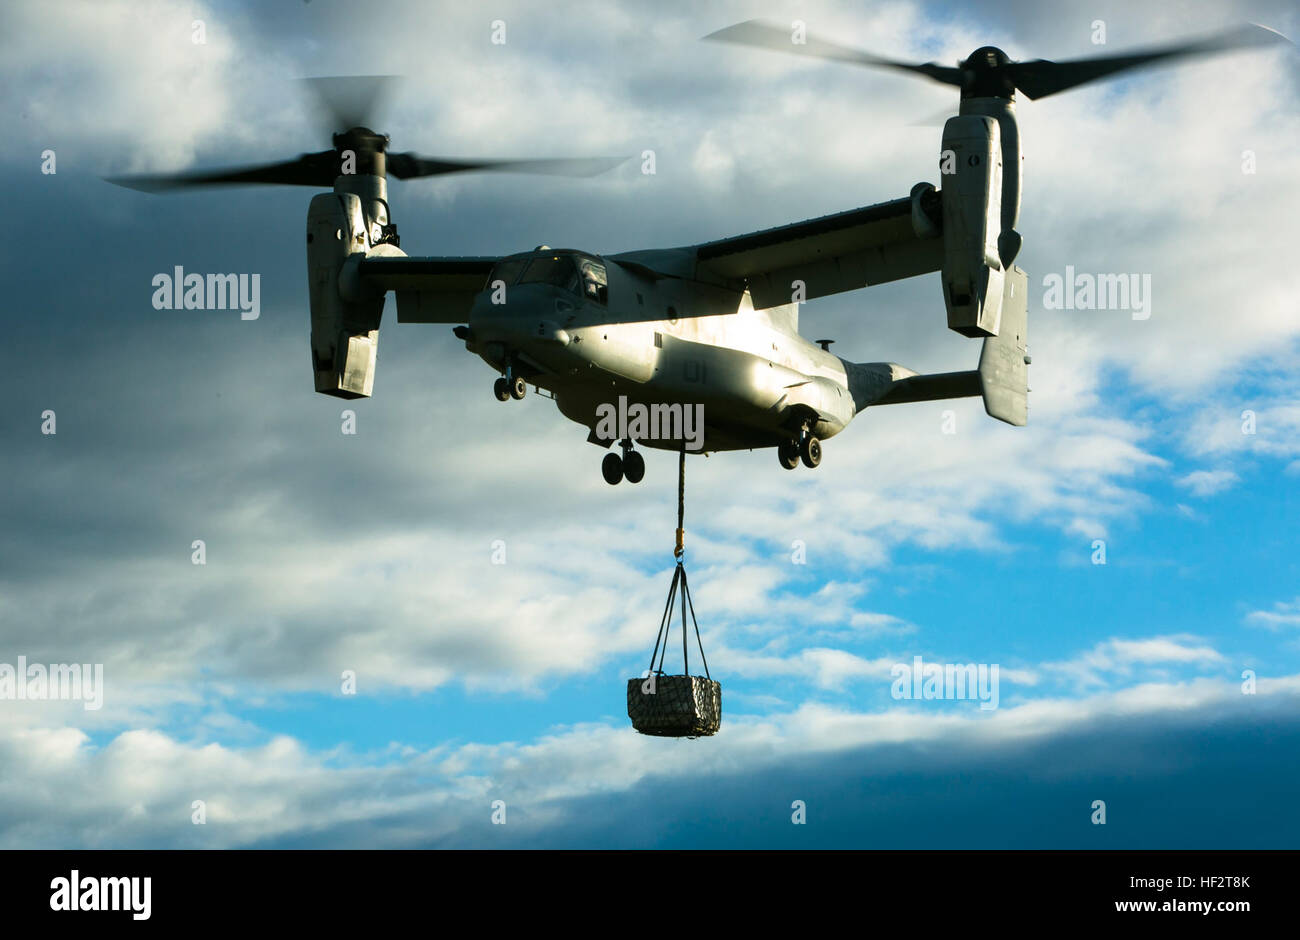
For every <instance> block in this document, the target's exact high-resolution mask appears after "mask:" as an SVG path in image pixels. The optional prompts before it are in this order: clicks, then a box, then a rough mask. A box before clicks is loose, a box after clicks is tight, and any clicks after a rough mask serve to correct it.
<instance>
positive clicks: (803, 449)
mask: <svg viewBox="0 0 1300 940" xmlns="http://www.w3.org/2000/svg"><path fill="white" fill-rule="evenodd" d="M799 456H800V457H801V458H803V465H804V466H805V467H808V468H809V469H811V468H813V467H815V466H817V465H818V464H819V463H821V462H822V442H821V441H819V440H817V438H815V437H813V436H812V435H811V434H809V435H808V436H807V437H805V438H804V439H803V442H802V443H801V444H800V445H799Z"/></svg>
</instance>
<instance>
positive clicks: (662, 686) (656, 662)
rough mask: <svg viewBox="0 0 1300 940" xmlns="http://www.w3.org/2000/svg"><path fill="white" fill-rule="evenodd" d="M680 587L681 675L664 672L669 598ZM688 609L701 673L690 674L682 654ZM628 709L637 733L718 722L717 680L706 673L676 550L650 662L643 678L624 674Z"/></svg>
mask: <svg viewBox="0 0 1300 940" xmlns="http://www.w3.org/2000/svg"><path fill="white" fill-rule="evenodd" d="M679 587H680V590H681V611H682V675H680V676H670V675H666V674H665V673H664V656H665V654H666V653H667V652H668V634H669V633H670V632H671V631H672V620H673V601H674V600H676V598H677V593H678V589H679ZM688 609H689V610H690V614H691V623H692V625H693V626H694V627H695V642H696V645H697V646H698V647H699V650H700V662H701V663H703V664H704V675H702V676H692V675H691V674H690V661H689V659H688V656H687V629H686V612H687V610H688ZM627 715H628V717H629V718H631V719H632V727H633V728H635V729H636V730H637V731H639V732H641V733H642V734H651V735H655V736H657V737H663V738H698V737H703V736H706V735H710V734H716V733H717V730H718V727H719V726H720V725H721V723H722V686H721V685H720V684H719V683H717V682H716V681H714V679H713V678H712V677H711V676H710V675H709V662H708V660H707V659H705V658H704V644H703V643H702V642H701V641H700V625H699V623H698V622H697V621H696V619H695V605H694V603H692V601H691V595H690V589H689V588H688V587H687V585H686V569H685V568H684V567H683V565H682V561H681V556H680V555H679V556H678V559H677V570H676V571H674V572H673V583H672V587H671V588H670V589H669V591H668V603H667V604H666V605H665V606H664V615H663V619H662V620H661V621H660V623H659V635H658V636H657V637H656V638H655V648H654V652H652V653H651V654H650V668H649V670H648V672H647V675H646V677H645V678H641V679H629V680H627Z"/></svg>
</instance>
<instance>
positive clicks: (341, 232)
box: [307, 192, 401, 398]
mask: <svg viewBox="0 0 1300 940" xmlns="http://www.w3.org/2000/svg"><path fill="white" fill-rule="evenodd" d="M379 247H380V248H383V249H387V251H385V252H382V253H390V252H396V253H398V254H400V253H401V252H397V251H396V249H393V248H392V246H389V245H381V246H379ZM369 248H370V242H369V235H368V232H367V226H366V218H365V214H364V212H363V211H362V204H361V199H360V198H358V197H357V196H355V195H353V194H352V193H337V192H335V193H322V194H320V195H319V196H316V197H314V198H313V199H312V201H311V206H310V207H309V208H308V210H307V279H308V285H309V289H310V294H311V358H312V370H313V372H314V373H315V376H316V391H318V392H321V393H322V394H325V395H334V396H337V397H338V398H366V397H369V395H370V393H371V390H372V389H373V388H374V384H375V354H376V351H377V350H378V348H379V320H380V318H381V317H382V316H383V313H384V296H385V295H384V293H383V292H380V291H372V292H368V291H366V290H364V289H363V287H362V286H361V285H360V283H359V279H358V278H357V277H356V273H355V272H356V265H357V264H358V263H359V262H360V260H361V258H364V257H365V256H366V254H367V251H368V250H369ZM345 288H348V289H345Z"/></svg>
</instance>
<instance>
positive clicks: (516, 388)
mask: <svg viewBox="0 0 1300 940" xmlns="http://www.w3.org/2000/svg"><path fill="white" fill-rule="evenodd" d="M527 394H528V383H527V382H525V381H524V380H523V378H522V377H521V376H515V380H514V381H513V382H511V383H510V397H511V398H513V399H514V400H515V401H522V400H523V397H524V396H525V395H527Z"/></svg>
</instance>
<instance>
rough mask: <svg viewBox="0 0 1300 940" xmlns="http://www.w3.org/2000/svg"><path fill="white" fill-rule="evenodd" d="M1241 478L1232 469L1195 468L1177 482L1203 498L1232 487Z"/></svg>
mask: <svg viewBox="0 0 1300 940" xmlns="http://www.w3.org/2000/svg"><path fill="white" fill-rule="evenodd" d="M1240 479H1241V478H1240V477H1239V476H1237V474H1235V473H1233V472H1232V471H1231V470H1193V471H1192V472H1191V473H1189V474H1187V475H1186V476H1183V477H1179V478H1178V479H1177V480H1176V481H1175V482H1176V483H1177V484H1178V485H1179V486H1181V487H1183V488H1184V489H1188V490H1191V491H1192V493H1193V494H1194V495H1196V496H1200V497H1201V498H1205V497H1207V496H1213V495H1214V494H1215V493H1222V492H1223V491H1224V490H1226V489H1230V488H1231V487H1232V485H1233V484H1234V483H1236V482H1238V481H1239V480H1240Z"/></svg>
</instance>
